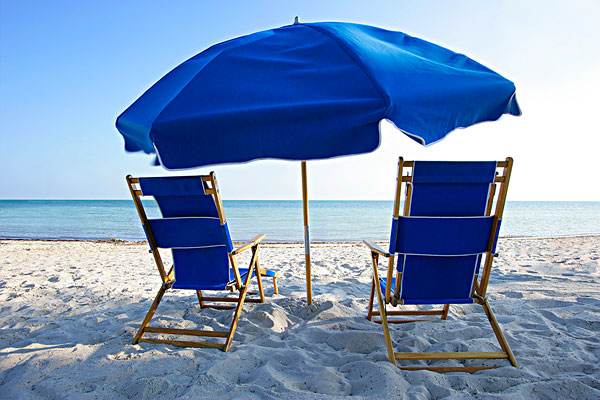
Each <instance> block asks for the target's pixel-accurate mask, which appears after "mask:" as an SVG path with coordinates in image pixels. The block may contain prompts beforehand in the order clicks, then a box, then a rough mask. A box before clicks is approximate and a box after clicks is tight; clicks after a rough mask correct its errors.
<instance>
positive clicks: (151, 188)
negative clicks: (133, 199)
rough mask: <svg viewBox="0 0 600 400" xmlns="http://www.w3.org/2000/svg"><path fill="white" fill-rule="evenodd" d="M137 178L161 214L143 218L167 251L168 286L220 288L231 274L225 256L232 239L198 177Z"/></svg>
mask: <svg viewBox="0 0 600 400" xmlns="http://www.w3.org/2000/svg"><path fill="white" fill-rule="evenodd" d="M139 182H140V189H141V191H142V194H143V195H144V196H153V197H154V199H155V200H156V202H157V203H158V207H159V209H160V211H161V214H162V217H163V218H158V219H150V220H149V221H148V222H149V225H150V229H151V230H152V234H153V236H154V239H155V241H156V244H157V246H158V247H160V248H170V249H171V251H172V253H173V264H174V268H175V283H174V284H173V288H176V289H194V290H222V289H224V288H225V286H226V285H227V283H228V282H230V281H231V280H232V279H233V273H232V271H230V267H229V257H228V256H229V252H230V251H231V250H232V249H233V244H232V242H231V237H230V234H229V229H228V227H227V224H226V223H225V224H224V225H221V223H220V220H219V214H218V211H217V207H216V205H215V203H214V200H213V198H212V196H211V195H207V194H205V193H204V183H203V182H202V180H201V179H200V177H197V176H184V177H159V178H139Z"/></svg>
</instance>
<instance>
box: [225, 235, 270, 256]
mask: <svg viewBox="0 0 600 400" xmlns="http://www.w3.org/2000/svg"><path fill="white" fill-rule="evenodd" d="M266 237H267V235H264V234H262V235H256V236H255V237H254V238H253V239H252V240H250V241H249V242H248V243H245V244H244V245H242V246H240V247H238V248H237V249H234V250H233V251H232V252H231V254H233V255H236V254H240V253H242V252H244V251H246V250H248V249H251V248H252V247H254V246H256V245H257V244H259V243H260V242H261V241H262V240H263V239H264V238H266Z"/></svg>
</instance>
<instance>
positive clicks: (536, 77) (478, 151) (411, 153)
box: [0, 0, 600, 200]
mask: <svg viewBox="0 0 600 400" xmlns="http://www.w3.org/2000/svg"><path fill="white" fill-rule="evenodd" d="M295 15H298V16H299V17H300V20H301V21H306V22H308V21H350V22H358V23H365V24H370V25H377V26H380V27H384V28H388V29H394V30H400V31H403V32H406V33H408V34H411V35H415V36H418V37H421V38H423V39H426V40H430V41H432V42H434V43H437V44H440V45H443V46H445V47H448V48H450V49H452V50H455V51H458V52H462V53H465V54H467V55H469V56H470V57H472V58H474V59H475V60H477V61H479V62H481V63H483V64H484V65H486V66H488V67H490V68H492V69H494V70H496V71H497V72H499V73H501V74H503V75H504V76H506V77H507V78H509V79H511V80H513V81H514V82H515V83H516V85H517V95H518V99H519V102H520V105H521V107H522V109H523V116H522V117H519V118H515V117H511V116H505V117H503V118H502V119H501V120H499V121H497V122H494V123H484V124H480V125H477V126H474V127H471V128H468V129H466V130H459V131H456V132H454V133H452V134H450V136H448V137H447V138H446V139H444V140H443V141H441V142H439V143H437V144H435V145H433V146H431V147H427V148H424V147H421V146H420V145H418V144H416V143H415V142H413V141H412V140H410V139H408V138H407V137H405V136H404V135H403V134H401V133H400V132H399V131H397V130H395V129H394V128H393V127H392V126H391V125H390V124H389V123H386V122H383V123H382V125H381V130H382V143H381V146H380V148H379V149H378V150H376V151H375V152H373V153H370V154H367V155H361V156H352V157H344V158H338V159H334V160H324V161H315V162H310V163H309V184H310V187H309V190H310V195H311V198H313V199H392V195H393V187H394V184H395V182H394V173H395V166H396V159H397V157H398V156H400V155H402V156H404V157H405V158H406V159H442V160H453V159H457V160H463V159H464V160H473V159H474V160H479V159H503V158H504V157H506V156H508V155H511V156H513V157H514V158H515V169H514V173H513V181H512V184H511V186H512V187H511V190H510V195H509V199H512V200H600V179H599V178H598V175H599V171H600V167H599V165H600V163H599V162H598V154H599V152H600V128H599V127H598V123H597V119H598V115H599V114H600V110H599V104H600V101H599V96H600V23H599V22H598V21H600V2H599V1H595V0H591V1H568V2H567V1H548V0H546V1H499V2H494V1H485V2H484V1H478V0H474V1H444V2H439V1H392V0H390V1H374V0H370V1H355V2H350V1H323V0H319V1H302V2H300V1H298V2H283V1H244V2H242V1H240V2H223V1H214V2H208V1H202V2H200V1H189V2H186V1H159V2H158V1H139V2H136V1H106V0H103V1H75V0H72V1H33V2H32V1H24V0H19V1H17V0H12V1H11V0H4V1H0V162H1V164H0V198H59V199H70V198H81V199H86V198H100V199H105V198H106V199H109V198H127V196H128V194H127V191H126V186H125V182H124V176H125V175H126V174H129V173H130V174H133V175H158V174H173V173H172V172H170V173H167V172H165V171H163V170H162V169H161V168H160V167H151V166H150V161H151V160H150V158H149V157H148V156H145V155H142V154H131V153H125V151H124V150H123V141H122V139H121V136H120V135H119V134H118V133H117V131H116V129H115V127H114V121H115V118H116V117H117V115H118V114H120V112H121V111H123V110H124V109H125V108H126V107H127V106H128V105H129V104H131V102H133V101H134V100H135V99H136V98H137V97H138V96H139V95H140V94H141V93H142V92H143V91H144V90H145V89H146V88H147V87H148V86H150V85H151V84H152V83H154V82H155V81H156V80H158V79H159V78H160V77H162V76H163V75H164V74H165V73H167V72H168V71H169V70H170V69H172V68H173V67H175V66H176V65H177V64H179V63H181V62H183V61H184V60H186V59H187V58H189V57H191V56H192V55H194V54H196V53H198V52H200V51H202V50H203V49H205V48H206V47H208V46H210V45H211V44H214V43H216V42H219V41H223V40H226V39H229V38H232V37H236V36H239V35H243V34H247V33H251V32H254V31H257V30H263V29H269V28H272V27H278V26H282V25H287V24H290V23H291V22H292V21H293V17H294V16H295ZM211 169H214V170H215V171H216V172H217V175H218V177H219V181H220V184H221V187H222V191H223V194H224V197H225V198H228V199H297V198H299V197H300V178H299V177H300V165H299V163H297V162H295V163H294V162H286V161H255V162H252V163H247V164H243V165H229V166H214V167H213V168H209V169H207V168H203V169H196V170H192V171H184V173H196V172H197V173H205V172H208V171H209V170H211Z"/></svg>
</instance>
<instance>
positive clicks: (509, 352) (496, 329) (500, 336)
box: [481, 298, 519, 367]
mask: <svg viewBox="0 0 600 400" xmlns="http://www.w3.org/2000/svg"><path fill="white" fill-rule="evenodd" d="M481 306H482V307H483V311H484V312H485V315H486V316H487V318H488V320H489V321H490V325H491V326H492V330H493V331H494V335H496V339H497V340H498V343H499V344H500V347H502V350H504V352H505V353H506V355H507V356H508V360H509V361H510V363H511V364H512V366H513V367H518V366H519V365H518V364H517V359H516V358H515V355H514V354H513V352H512V350H511V348H510V346H509V344H508V341H507V340H506V337H504V333H502V329H501V328H500V325H499V324H498V320H497V319H496V316H495V315H494V313H493V311H492V308H491V307H490V305H489V304H488V301H487V299H485V298H484V299H483V301H482V303H481Z"/></svg>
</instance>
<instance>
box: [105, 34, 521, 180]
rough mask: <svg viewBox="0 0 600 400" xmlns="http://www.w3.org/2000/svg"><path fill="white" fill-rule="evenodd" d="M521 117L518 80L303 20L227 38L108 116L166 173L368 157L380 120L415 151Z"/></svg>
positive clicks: (407, 44) (445, 53)
mask: <svg viewBox="0 0 600 400" xmlns="http://www.w3.org/2000/svg"><path fill="white" fill-rule="evenodd" d="M503 114H512V115H520V109H519V106H518V104H517V101H516V97H515V85H514V84H513V83H512V82H511V81H509V80H507V79H506V78H504V77H502V76H501V75H499V74H497V73H496V72H494V71H492V70H490V69H489V68H486V67H485V66H483V65H481V64H479V63H477V62H475V61H473V60H472V59H470V58H468V57H467V56H464V55H462V54H457V53H454V52H452V51H450V50H448V49H445V48H443V47H440V46H437V45H435V44H432V43H429V42H427V41H425V40H421V39H418V38H415V37H412V36H409V35H406V34H404V33H401V32H394V31H388V30H384V29H380V28H375V27H372V26H366V25H358V24H351V23H341V22H320V23H302V24H294V25H289V26H284V27H281V28H278V29H272V30H267V31H262V32H257V33H253V34H251V35H247V36H242V37H239V38H236V39H232V40H228V41H226V42H222V43H219V44H217V45H214V46H212V47H210V48H209V49H207V50H205V51H203V52H201V53H199V54H198V55H196V56H194V57H192V58H191V59H189V60H187V61H185V62H184V63H182V64H181V65H179V66H178V67H176V68H175V69H174V70H172V71H171V72H169V73H168V74H167V75H165V76H164V77H163V78H162V79H160V80H159V81H158V82H156V83H155V84H154V85H153V86H152V87H150V89H148V90H147V91H146V92H145V93H144V94H143V95H142V96H141V97H140V98H139V99H138V100H136V101H135V102H134V103H133V104H132V105H131V106H130V107H129V108H128V109H127V110H125V111H124V112H123V113H122V114H121V115H120V116H119V118H118V119H117V129H118V130H119V132H120V133H121V134H122V135H123V137H124V138H125V149H126V150H128V151H144V152H146V153H156V154H157V155H158V159H159V160H160V163H161V164H162V165H163V166H164V167H166V168H169V169H178V168H191V167H199V166H203V165H209V164H218V163H230V162H244V161H250V160H254V159H260V158H278V159H288V160H311V159H321V158H329V157H335V156H341V155H348V154H359V153H366V152H370V151H372V150H374V149H376V148H377V146H378V145H379V141H380V137H379V122H380V121H381V120H382V119H387V120H390V121H392V122H393V123H394V124H395V125H396V127H398V129H400V130H401V131H402V132H404V133H405V134H407V135H408V136H410V137H411V138H412V139H414V140H415V141H417V142H419V143H420V144H422V145H428V144H431V143H435V142H436V141H438V140H440V139H442V138H443V137H444V136H446V135H447V134H448V133H449V132H451V131H452V130H454V129H456V128H462V127H467V126H470V125H473V124H476V123H478V122H482V121H493V120H496V119H498V118H500V116H502V115H503Z"/></svg>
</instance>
